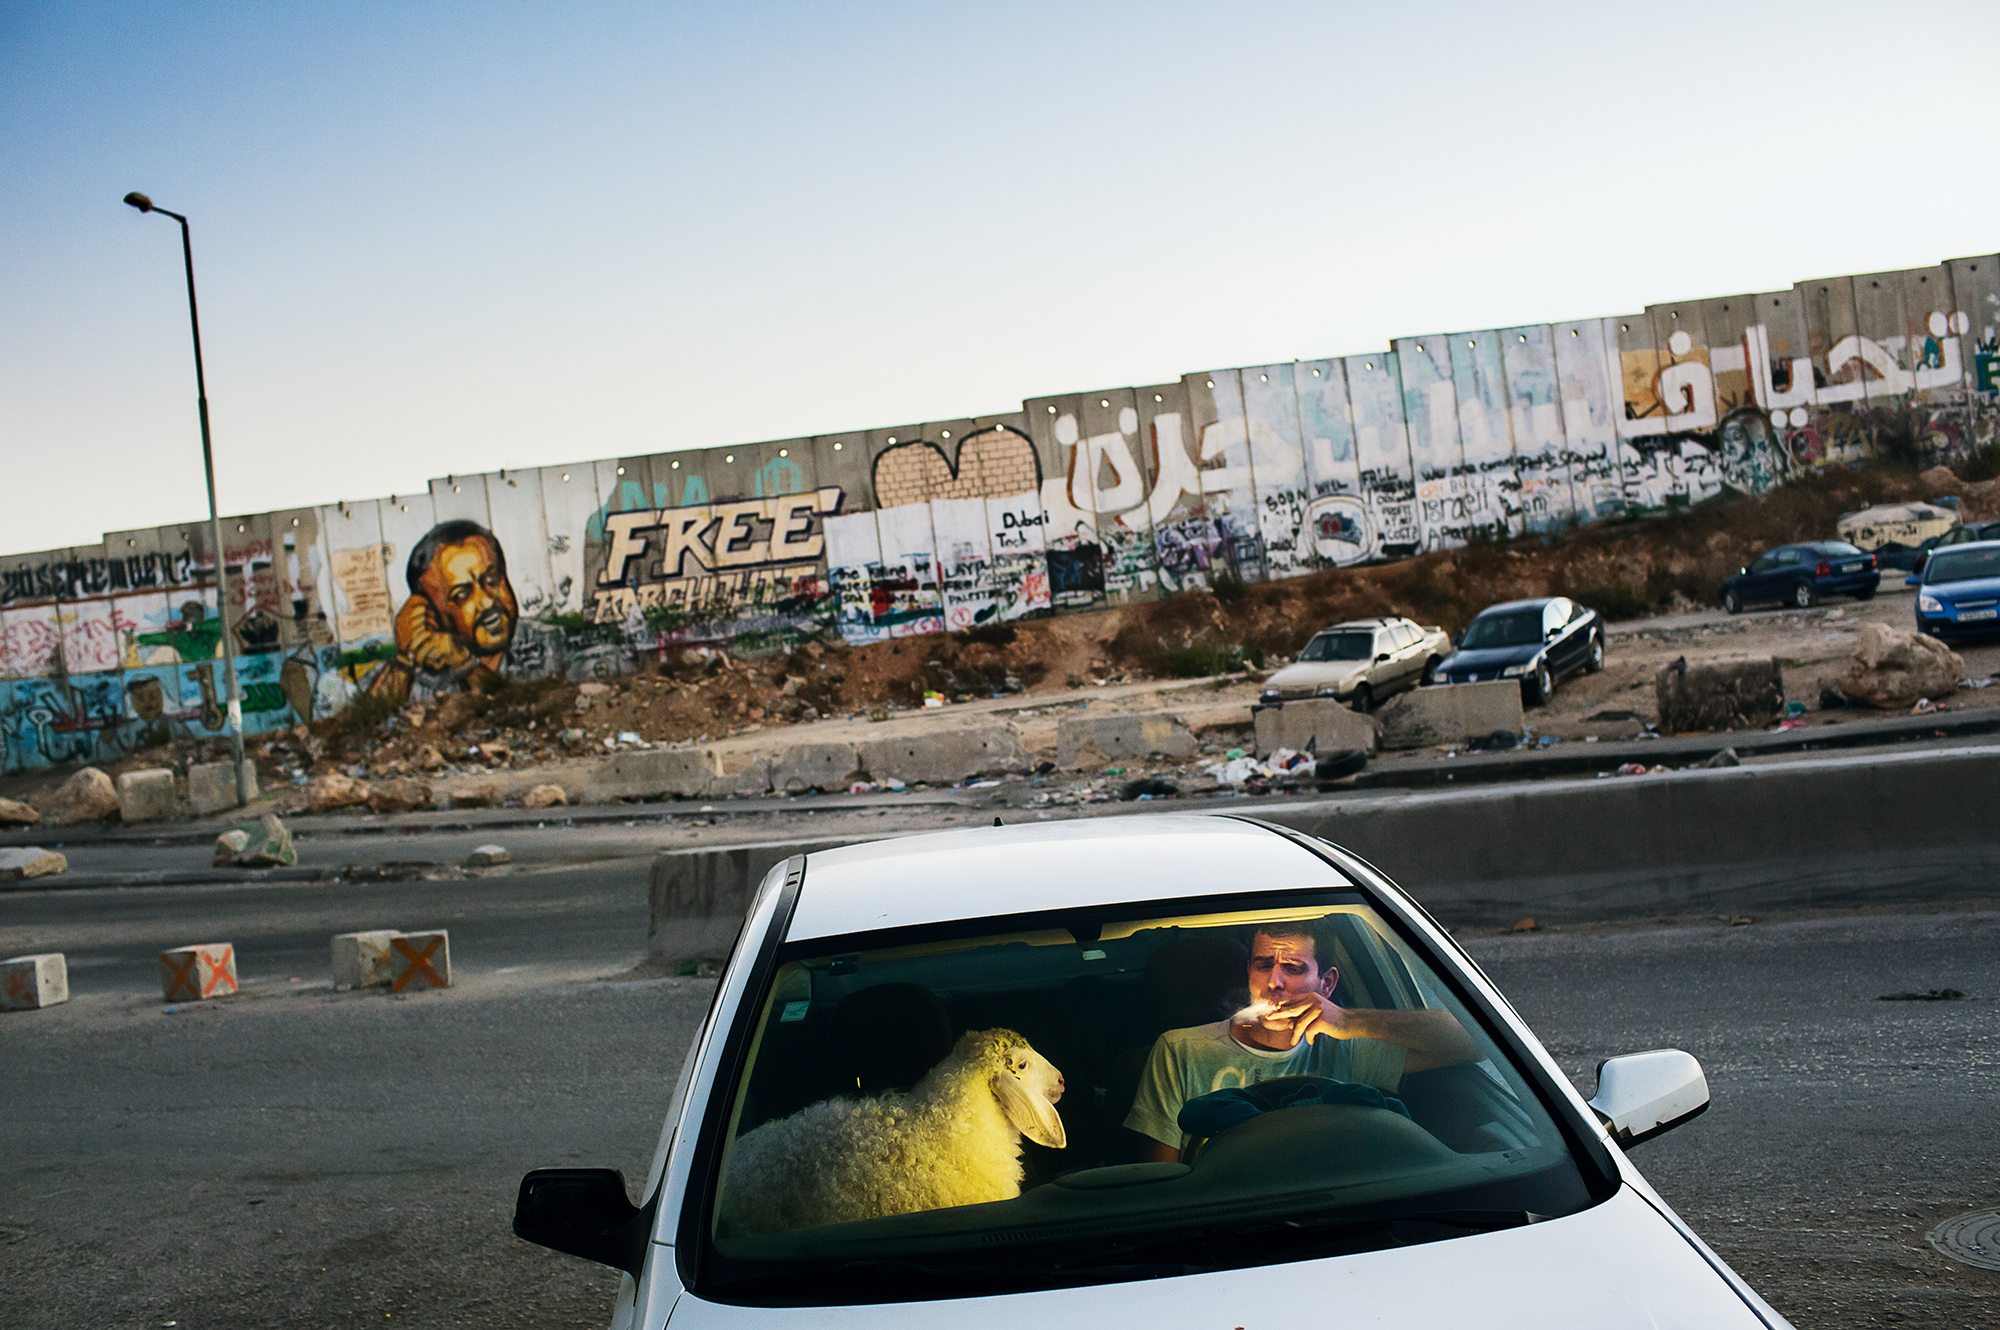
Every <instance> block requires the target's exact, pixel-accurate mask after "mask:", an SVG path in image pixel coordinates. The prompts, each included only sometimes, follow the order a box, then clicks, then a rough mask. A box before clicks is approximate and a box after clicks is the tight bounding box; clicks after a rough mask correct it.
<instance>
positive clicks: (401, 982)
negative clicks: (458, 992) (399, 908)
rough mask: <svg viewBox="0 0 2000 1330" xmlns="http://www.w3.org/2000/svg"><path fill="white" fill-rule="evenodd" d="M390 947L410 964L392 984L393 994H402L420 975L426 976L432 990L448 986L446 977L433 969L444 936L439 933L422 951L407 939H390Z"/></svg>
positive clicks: (390, 986)
mask: <svg viewBox="0 0 2000 1330" xmlns="http://www.w3.org/2000/svg"><path fill="white" fill-rule="evenodd" d="M389 945H390V946H392V947H394V948H395V949H396V950H397V951H400V952H402V953H403V955H404V957H406V958H407V959H408V960H409V962H410V963H409V966H408V967H407V968H405V969H404V971H403V972H402V973H401V974H399V975H397V976H396V978H395V980H394V981H393V982H391V983H390V985H389V989H390V991H391V992H395V993H400V992H402V991H403V988H404V986H405V985H407V984H408V983H409V982H410V980H412V979H414V978H416V977H417V975H419V974H422V975H423V976H424V981H425V982H426V983H428V984H429V985H430V986H431V987H432V988H443V987H445V986H446V985H445V982H444V977H443V976H442V975H440V974H439V973H438V972H437V971H436V970H433V969H432V968H431V957H433V956H435V955H437V950H438V948H439V947H442V946H443V945H444V934H442V933H439V934H437V935H436V936H435V937H433V938H431V940H430V941H429V942H426V943H424V949H423V950H422V951H418V950H417V949H416V948H415V947H413V946H411V945H410V940H409V939H408V938H406V937H394V938H390V939H389Z"/></svg>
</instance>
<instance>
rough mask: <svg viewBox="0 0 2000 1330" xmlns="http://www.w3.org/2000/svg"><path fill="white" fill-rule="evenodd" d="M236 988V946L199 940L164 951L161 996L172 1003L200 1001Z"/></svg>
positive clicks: (224, 995) (227, 994) (161, 965)
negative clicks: (189, 944)
mask: <svg viewBox="0 0 2000 1330" xmlns="http://www.w3.org/2000/svg"><path fill="white" fill-rule="evenodd" d="M235 991H236V945H235V944H234V943H231V942H197V943H194V944H193V945H191V946H186V947H175V948H173V949H172V950H171V951H163V952H161V953H160V996H161V998H162V999H164V1000H165V1001H168V1002H200V1001H202V1000H203V999H205V998H218V997H228V996H230V995H231V994H232V993H234V992H235Z"/></svg>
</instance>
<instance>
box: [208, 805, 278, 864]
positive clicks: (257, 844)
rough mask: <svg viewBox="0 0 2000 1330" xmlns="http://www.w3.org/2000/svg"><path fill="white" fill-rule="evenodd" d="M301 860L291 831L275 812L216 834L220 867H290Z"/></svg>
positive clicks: (216, 849)
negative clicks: (261, 818)
mask: <svg viewBox="0 0 2000 1330" xmlns="http://www.w3.org/2000/svg"><path fill="white" fill-rule="evenodd" d="M298 861H299V852H298V850H297V849H295V848H294V847H293V845H292V833H291V831H290V830H288V829H287V828H286V826H285V824H284V823H283V822H281V821H279V820H278V815H277V814H275V813H266V814H264V817H263V820H262V821H260V822H250V823H245V824H244V825H243V826H240V827H236V828H233V829H232V830H229V831H225V832H223V833H222V834H221V835H220V836H217V837H216V838H215V866H216V867H217V868H281V867H282V868H290V867H292V866H294V865H295V864H297V863H298Z"/></svg>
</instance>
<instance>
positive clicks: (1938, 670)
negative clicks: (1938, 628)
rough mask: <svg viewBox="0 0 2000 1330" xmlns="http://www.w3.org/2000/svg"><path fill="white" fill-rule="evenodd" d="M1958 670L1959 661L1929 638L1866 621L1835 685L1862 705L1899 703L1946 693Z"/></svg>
mask: <svg viewBox="0 0 2000 1330" xmlns="http://www.w3.org/2000/svg"><path fill="white" fill-rule="evenodd" d="M1964 674H1965V661H1964V660H1963V659H1962V658H1961V657H1960V656H1959V654H1958V653H1957V652H1955V651H1953V650H1952V649H1951V648H1950V647H1947V646H1946V645H1945V644H1944V643H1942V642H1939V641H1937V640H1936V639H1935V638H1930V637H1925V636H1923V635H1922V634H1919V633H1913V632H1910V631H1908V630H1907V629H1902V628H1892V627H1890V626H1889V625H1888V624H1882V623H1867V624H1863V625H1862V626H1861V631H1860V633H1859V634H1858V635H1857V636H1856V639H1855V643H1854V658H1853V663H1852V664H1850V665H1849V666H1848V667H1847V672H1846V673H1845V674H1843V675H1841V677H1840V683H1839V688H1840V691H1841V693H1842V694H1844V695H1845V696H1847V697H1850V698H1852V699H1853V700H1854V701H1856V702H1859V703H1862V704H1863V705H1865V706H1871V707H1880V708H1882V709H1883V710H1892V709H1901V708H1904V707H1908V706H1911V705H1912V704H1914V703H1915V702H1916V701H1917V700H1918V699H1920V698H1929V699H1931V700H1932V701H1933V702H1935V701H1936V700H1937V699H1938V698H1940V697H1946V696H1949V695H1950V694H1951V693H1952V692H1953V691H1955V690H1956V689H1957V688H1958V681H1959V679H1960V678H1961V677H1962V676H1963V675H1964Z"/></svg>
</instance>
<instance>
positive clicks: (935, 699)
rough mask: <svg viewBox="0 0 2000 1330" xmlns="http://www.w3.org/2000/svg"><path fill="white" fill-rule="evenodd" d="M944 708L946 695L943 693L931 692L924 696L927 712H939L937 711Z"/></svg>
mask: <svg viewBox="0 0 2000 1330" xmlns="http://www.w3.org/2000/svg"><path fill="white" fill-rule="evenodd" d="M943 706H944V694H943V693H931V692H926V693H925V694H924V710H926V711H937V710H939V709H940V708H942V707H943Z"/></svg>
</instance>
